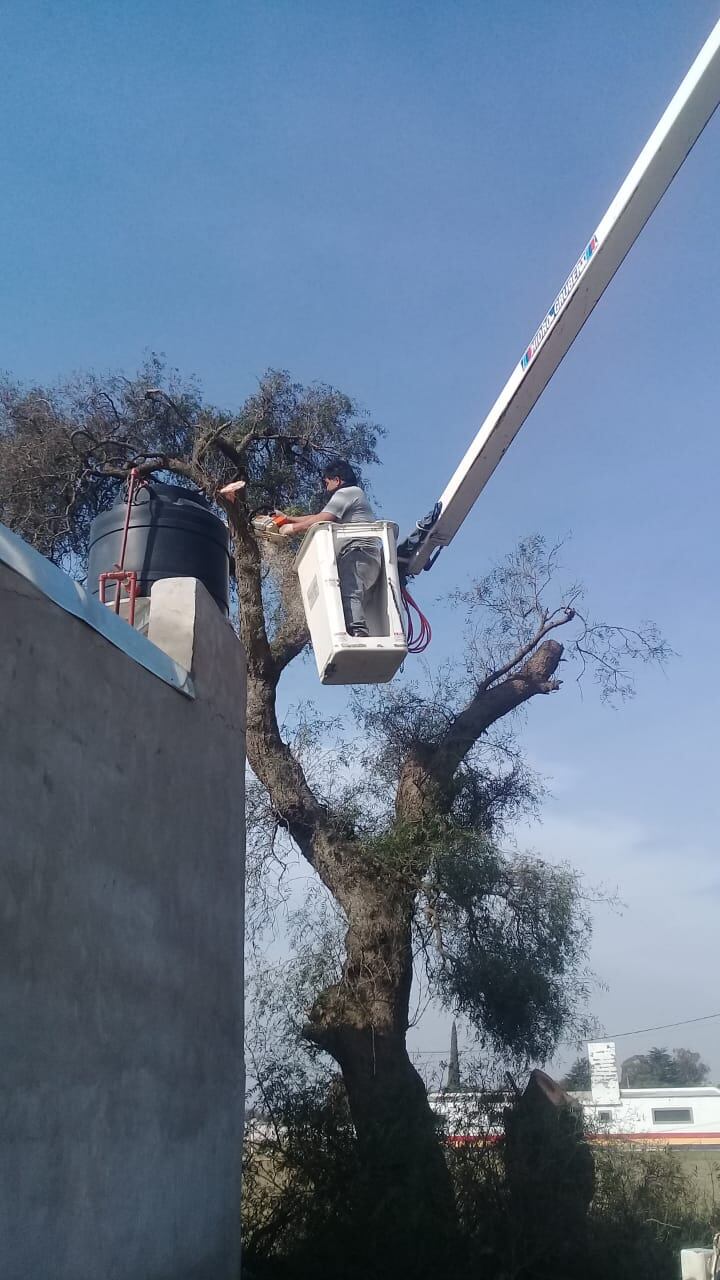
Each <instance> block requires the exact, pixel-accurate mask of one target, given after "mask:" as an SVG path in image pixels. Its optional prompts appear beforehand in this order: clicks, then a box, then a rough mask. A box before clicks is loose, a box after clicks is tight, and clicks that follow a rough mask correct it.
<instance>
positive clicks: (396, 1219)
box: [305, 873, 457, 1275]
mask: <svg viewBox="0 0 720 1280" xmlns="http://www.w3.org/2000/svg"><path fill="white" fill-rule="evenodd" d="M388 879H389V878H388ZM348 905H349V917H350V927H349V929H348V934H347V940H346V947H347V951H346V962H345V965H344V969H343V977H342V980H341V981H340V982H339V983H337V984H336V985H335V986H333V987H330V988H328V990H326V991H324V992H322V993H321V994H320V995H319V996H318V998H317V1000H316V1001H315V1004H314V1006H313V1008H312V1011H311V1014H310V1018H309V1021H308V1025H307V1027H306V1028H305V1034H306V1036H307V1037H308V1039H310V1040H312V1041H313V1042H314V1043H315V1044H317V1045H319V1046H320V1047H321V1048H323V1049H325V1050H326V1051H327V1052H328V1053H330V1054H331V1055H332V1056H333V1058H334V1059H335V1061H336V1062H337V1063H338V1065H339V1067H340V1069H341V1071H342V1074H343V1080H344V1083H345V1088H346V1090H347V1095H348V1101H349V1105H350V1112H351V1115H352V1120H353V1124H354V1127H355V1132H356V1135H357V1141H358V1148H359V1154H360V1158H361V1163H362V1168H363V1179H362V1183H363V1185H362V1187H360V1188H357V1189H356V1190H357V1191H358V1196H357V1211H358V1214H359V1215H360V1217H361V1219H362V1239H363V1243H364V1247H366V1248H367V1250H368V1259H369V1260H372V1265H373V1268H374V1270H373V1274H378V1275H379V1274H382V1272H381V1271H380V1270H379V1268H380V1266H381V1264H382V1266H387V1267H388V1269H389V1270H390V1271H392V1266H395V1265H396V1264H395V1263H393V1264H392V1265H391V1262H390V1259H389V1256H388V1250H389V1249H390V1248H391V1249H392V1251H393V1254H396V1255H397V1261H398V1263H399V1262H400V1261H402V1267H403V1271H405V1270H406V1271H407V1272H408V1273H411V1274H415V1275H424V1274H426V1273H429V1271H430V1270H432V1268H437V1267H440V1269H441V1272H442V1268H443V1267H444V1266H445V1265H446V1264H447V1262H448V1259H449V1257H450V1255H451V1254H452V1255H453V1256H455V1254H456V1248H457V1240H456V1214H455V1204H454V1197H453V1191H452V1185H451V1181H450V1176H449V1173H448V1168H447V1164H446V1162H445V1156H444V1153H443V1149H442V1146H441V1144H440V1142H439V1141H438V1134H437V1128H436V1121H435V1117H434V1116H433V1113H432V1111H431V1109H430V1106H429V1104H428V1099H427V1093H426V1090H425V1086H424V1084H423V1082H422V1080H421V1078H420V1076H419V1075H418V1073H417V1071H416V1070H415V1068H414V1067H413V1065H412V1063H411V1061H410V1058H409V1056H408V1052H407V1049H406V1046H405V1037H406V1034H407V1026H408V1006H409V998H410V987H411V982H412V943H411V918H412V896H411V895H410V894H409V893H408V891H407V890H398V889H397V887H396V885H395V884H393V883H390V884H388V880H387V879H386V878H385V877H381V878H378V877H377V876H373V877H372V879H371V878H370V877H367V878H360V879H359V878H358V876H357V874H356V873H354V874H353V876H352V884H351V886H350V889H349V894H348Z"/></svg>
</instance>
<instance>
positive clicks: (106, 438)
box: [0, 355, 381, 563]
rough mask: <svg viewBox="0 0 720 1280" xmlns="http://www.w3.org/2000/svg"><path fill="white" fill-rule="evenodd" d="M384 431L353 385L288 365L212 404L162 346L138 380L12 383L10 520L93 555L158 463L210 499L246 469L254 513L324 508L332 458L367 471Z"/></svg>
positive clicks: (3, 424)
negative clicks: (107, 520) (136, 469)
mask: <svg viewBox="0 0 720 1280" xmlns="http://www.w3.org/2000/svg"><path fill="white" fill-rule="evenodd" d="M380 434H381V429H380V428H379V427H378V426H377V425H376V424H374V423H372V422H370V421H369V419H368V418H367V415H365V414H363V413H362V412H361V411H360V410H359V409H358V407H357V406H356V405H355V404H354V402H353V401H352V400H351V399H350V398H349V397H348V396H346V395H344V394H343V393H342V392H340V391H337V390H336V389H335V388H333V387H328V386H325V385H321V384H318V385H313V386H310V387H303V386H301V385H300V384H299V383H295V382H293V381H292V380H291V378H290V377H289V375H288V374H287V373H284V372H282V371H277V370H269V371H268V372H267V373H266V374H265V376H264V377H263V378H261V379H260V382H259V383H258V388H257V391H256V392H255V393H254V394H253V395H251V396H250V397H249V398H248V399H247V400H246V402H245V403H244V404H243V405H242V407H241V408H240V409H239V410H238V411H237V412H224V411H222V410H221V409H219V408H215V407H213V406H211V405H206V404H204V403H203V400H202V396H201V393H200V389H199V387H198V384H197V383H196V382H195V381H194V380H193V379H183V378H181V376H180V374H179V373H178V372H177V371H176V370H172V369H168V367H167V365H166V363H165V362H164V360H163V359H162V358H161V357H159V356H156V355H153V356H151V357H149V358H148V359H147V360H146V361H145V363H144V364H143V366H142V367H141V368H140V370H139V371H138V373H137V374H136V375H135V377H134V378H126V377H124V376H121V375H117V374H116V375H108V376H106V377H103V378H100V377H98V376H97V375H95V374H84V375H82V376H78V377H76V378H73V379H71V380H68V381H66V382H63V383H61V384H59V385H58V386H56V387H49V388H47V387H32V388H26V387H22V386H18V385H17V384H14V383H13V382H11V381H10V380H6V381H5V382H4V383H3V384H2V385H0V519H2V520H3V521H4V523H5V524H7V525H9V526H10V528H12V529H14V530H15V531H16V532H18V533H20V534H21V536H22V537H24V538H25V539H26V541H28V542H30V543H32V545H33V546H35V547H37V548H38V550H39V551H41V552H42V553H43V554H44V555H47V556H49V557H50V558H51V559H53V560H54V561H56V562H57V563H63V562H67V560H68V557H71V558H72V557H74V558H76V559H80V560H84V558H85V555H86V551H87V536H88V530H89V526H90V523H91V521H92V519H93V518H94V516H95V515H96V514H97V513H98V512H99V511H102V510H103V509H105V508H106V507H107V506H109V505H111V503H112V501H113V500H114V497H115V495H116V494H117V491H118V488H119V484H120V482H121V479H122V476H123V475H124V474H126V473H127V471H128V470H129V469H130V467H131V466H135V465H143V464H145V463H150V462H152V461H153V460H157V463H158V469H159V470H162V469H163V468H165V469H168V470H170V471H172V472H173V475H174V478H175V481H176V482H178V483H181V484H183V483H189V482H192V483H195V484H199V485H200V487H202V488H204V489H205V491H206V492H207V493H208V495H209V496H210V497H212V496H213V493H214V491H215V489H216V488H217V487H218V486H219V485H220V484H221V483H223V482H226V481H228V480H232V479H234V478H236V476H237V475H238V474H240V473H242V474H243V475H245V477H246V478H247V481H248V487H247V491H246V496H247V499H248V503H249V505H250V507H251V509H252V510H268V509H272V508H273V507H276V506H277V507H282V508H290V509H293V508H294V509H299V510H303V511H306V510H308V509H309V508H311V507H312V508H315V507H317V505H318V501H319V497H320V489H321V486H320V483H319V473H320V471H321V469H322V466H323V464H324V463H325V461H326V460H327V458H328V457H329V456H331V455H332V454H338V453H339V454H341V455H343V456H344V457H346V458H347V459H348V460H349V461H350V462H351V463H352V464H353V465H354V466H355V467H356V468H358V469H361V468H362V467H363V466H366V465H368V464H369V463H373V462H376V461H377V455H376V445H377V441H378V438H379V436H380ZM188 469H189V470H188ZM108 472H112V473H114V474H113V475H108Z"/></svg>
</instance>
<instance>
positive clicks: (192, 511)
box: [87, 480, 230, 614]
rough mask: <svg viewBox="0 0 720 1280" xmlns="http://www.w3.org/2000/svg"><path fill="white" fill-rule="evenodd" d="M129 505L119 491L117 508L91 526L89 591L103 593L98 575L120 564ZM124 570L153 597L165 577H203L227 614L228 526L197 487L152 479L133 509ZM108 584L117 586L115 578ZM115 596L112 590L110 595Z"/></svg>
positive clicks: (96, 519)
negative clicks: (132, 572)
mask: <svg viewBox="0 0 720 1280" xmlns="http://www.w3.org/2000/svg"><path fill="white" fill-rule="evenodd" d="M126 514H127V506H126V503H125V497H124V495H123V494H121V495H120V497H119V498H118V500H117V502H116V503H115V506H114V507H111V508H110V510H109V511H104V512H103V513H102V515H99V516H97V517H96V518H95V519H94V520H93V522H92V524H91V526H90V547H89V557H88V576H87V584H88V591H91V592H92V593H93V595H97V594H98V592H99V589H100V588H99V583H98V578H99V577H100V574H101V573H107V572H109V571H111V570H112V569H113V568H114V566H115V565H116V564H117V563H118V560H119V558H120V552H121V550H122V538H123V529H124V527H125V517H126ZM123 567H124V568H125V569H134V570H135V571H136V572H137V575H138V594H139V595H141V596H149V595H150V588H151V586H152V584H153V582H158V581H159V579H160V578H198V579H199V580H200V582H202V584H203V586H205V587H207V590H208V591H209V592H210V595H211V596H212V597H213V599H214V600H215V601H216V602H217V604H218V605H219V606H220V608H221V609H222V611H223V613H225V614H226V613H227V612H228V602H229V597H230V547H229V538H228V530H227V527H226V525H224V524H223V522H222V520H220V519H219V518H218V516H216V515H215V514H214V513H213V512H212V511H211V510H210V505H209V503H208V502H207V499H206V498H204V497H203V495H202V494H201V493H198V492H197V491H196V490H194V489H182V488H180V486H179V485H175V484H161V483H160V482H159V481H156V480H150V481H149V482H148V484H147V487H143V488H142V489H139V490H138V491H137V493H136V496H135V498H134V500H133V505H132V510H131V512H130V527H129V529H128V540H127V548H126V551H125V564H124V566H123ZM108 586H109V587H110V588H111V590H112V589H113V587H112V583H109V584H108ZM113 598H114V597H113V596H112V595H111V596H110V599H113Z"/></svg>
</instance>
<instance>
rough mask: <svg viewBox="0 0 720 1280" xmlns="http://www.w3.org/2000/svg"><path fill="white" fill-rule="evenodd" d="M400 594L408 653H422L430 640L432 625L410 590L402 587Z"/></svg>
mask: <svg viewBox="0 0 720 1280" xmlns="http://www.w3.org/2000/svg"><path fill="white" fill-rule="evenodd" d="M401 594H402V601H403V605H404V606H405V635H406V638H407V647H408V653H422V652H423V650H424V649H427V647H428V645H429V643H430V641H431V640H432V627H431V626H430V623H429V622H428V620H427V618H426V617H425V614H424V613H423V611H422V609H421V608H420V606H419V605H418V604H417V603H416V602H415V601H414V600H413V598H412V596H411V595H410V592H409V591H408V590H407V589H406V588H405V587H403V588H402V590H401ZM415 614H417V618H415V616H414V615H415Z"/></svg>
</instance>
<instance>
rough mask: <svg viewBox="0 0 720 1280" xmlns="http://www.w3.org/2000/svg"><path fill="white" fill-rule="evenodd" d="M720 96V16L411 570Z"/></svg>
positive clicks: (454, 526) (584, 312)
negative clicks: (719, 20)
mask: <svg viewBox="0 0 720 1280" xmlns="http://www.w3.org/2000/svg"><path fill="white" fill-rule="evenodd" d="M718 103H720V22H718V23H717V24H716V26H715V27H714V28H713V31H712V32H711V34H710V36H709V37H708V39H707V41H706V42H705V44H704V45H703V47H702V49H701V51H700V53H699V54H698V56H697V58H696V59H695V61H694V62H693V64H692V66H691V68H690V70H689V71H688V73H687V75H686V76H685V79H684V80H683V82H682V84H681V85H680V88H679V89H678V91H677V93H676V94H675V96H674V98H673V99H672V101H671V103H670V105H669V106H668V108H667V110H666V111H665V113H664V114H663V116H662V118H661V119H660V121H659V123H658V124H657V126H656V128H655V129H654V130H653V132H652V134H651V135H650V138H649V139H648V141H647V142H646V144H645V146H644V147H643V149H642V151H641V152H640V155H639V156H638V158H637V160H636V161H635V164H634V165H633V167H632V169H631V170H630V172H629V174H628V176H627V178H626V179H625V181H624V182H623V184H622V186H621V188H620V190H619V191H618V193H617V195H616V196H615V199H614V200H613V202H612V204H611V205H610V208H609V209H608V211H607V213H606V214H605V216H604V218H603V219H602V221H601V222H600V224H599V226H598V228H597V231H596V232H595V234H594V235H593V236H592V237H591V238H590V240H589V242H588V244H587V245H586V246H585V248H584V249H583V251H582V253H581V254H580V257H579V258H578V260H577V262H576V263H575V266H574V267H573V269H572V271H571V272H570V275H569V276H568V278H567V280H566V281H565V283H564V285H563V287H562V289H561V290H560V292H559V294H558V295H557V297H556V299H555V301H554V302H553V304H552V306H551V308H550V310H549V311H548V312H547V314H546V316H545V318H544V320H543V322H542V324H541V325H540V327H539V329H538V330H537V332H536V334H535V336H534V337H533V339H532V341H531V342H530V345H529V346H528V347H527V348H526V350H525V352H524V354H523V356H522V358H521V360H520V362H519V363H518V364H517V366H516V367H515V369H514V371H513V373H512V375H511V376H510V378H509V379H508V381H507V382H506V384H505V386H504V387H503V389H502V391H501V392H500V395H499V396H498V398H497V400H496V401H495V404H494V405H493V407H492V409H491V410H490V412H489V414H488V416H487V417H486V419H485V421H484V422H483V424H482V426H481V428H480V430H479V431H478V433H477V435H476V437H475V439H474V440H473V442H472V444H471V445H470V448H469V449H468V451H467V453H466V454H465V457H464V458H463V460H462V462H461V463H460V465H459V467H458V468H457V470H456V472H455V474H454V475H453V476H452V478H451V480H450V482H449V484H448V485H447V486H446V487H445V489H444V490H443V492H442V494H441V495H440V498H439V500H438V502H437V503H436V504H435V507H434V508H433V510H432V511H431V512H430V514H429V515H428V516H426V517H425V518H424V520H421V521H419V522H418V525H417V530H416V531H415V532H413V533H412V534H411V535H410V536H409V538H407V539H406V541H405V542H404V543H403V544H402V545H401V546H400V547H399V548H398V558H399V560H400V562H401V566H402V571H403V573H404V574H406V575H407V576H412V575H414V574H417V573H419V572H420V570H421V569H429V568H430V565H431V564H432V563H433V560H434V558H435V555H436V554H437V553H438V552H439V549H440V548H441V547H446V546H447V545H448V543H450V542H451V541H452V539H453V538H454V536H455V534H456V533H457V531H458V529H459V528H460V525H461V524H462V522H463V520H464V519H465V517H466V515H467V514H468V512H469V511H470V509H471V507H472V506H473V505H474V503H475V502H476V500H477V498H478V496H479V494H480V493H481V492H482V490H483V489H484V487H485V485H486V484H487V482H488V480H489V479H490V476H491V475H492V473H493V471H494V470H495V468H496V466H497V465H498V463H499V462H500V459H501V458H502V456H503V454H504V453H505V451H506V450H507V449H508V448H509V446H510V444H511V443H512V441H513V440H514V438H515V436H516V435H517V433H518V431H519V430H520V428H521V426H522V425H523V423H524V421H525V419H526V418H527V416H528V414H529V413H530V411H531V409H532V408H533V405H534V404H535V403H536V401H537V400H538V399H539V397H540V395H541V394H542V392H543V390H544V389H545V387H546V386H547V384H548V382H549V381H550V378H551V377H552V375H553V374H554V372H555V370H556V369H557V367H558V365H559V364H560V361H561V360H562V358H563V356H564V355H565V354H566V353H567V351H568V350H569V348H570V346H571V345H572V343H573V341H574V339H575V338H576V337H577V335H578V333H579V332H580V330H581V329H582V327H583V325H584V323H585V321H586V320H587V318H588V316H589V315H590V312H591V311H592V309H593V307H594V306H595V304H596V302H598V300H599V299H600V297H601V296H602V294H603V292H604V290H605V288H606V287H607V285H608V284H609V283H610V281H611V280H612V278H613V276H614V275H615V272H616V271H617V269H618V267H619V266H620V264H621V262H622V261H623V258H624V257H625V255H626V253H627V252H628V250H629V249H630V248H631V246H632V245H633V243H634V241H635V240H636V239H637V237H638V235H639V234H640V232H641V231H642V229H643V227H644V226H645V223H646V222H647V220H648V218H649V217H650V214H651V213H652V211H653V209H654V208H655V206H656V205H657V204H658V202H659V200H660V199H661V198H662V196H663V195H664V193H665V192H666V191H667V189H668V187H669V186H670V183H671V182H672V180H673V178H674V177H675V174H676V173H677V171H678V169H679V168H680V166H681V164H682V163H683V160H685V158H686V157H687V155H688V154H689V152H690V151H691V149H692V147H693V145H694V144H695V142H696V141H697V139H698V138H699V136H700V134H701V133H702V131H703V129H704V128H705V125H706V124H707V122H708V120H709V119H710V117H711V116H712V114H713V112H714V111H715V108H716V107H717V106H718Z"/></svg>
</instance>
